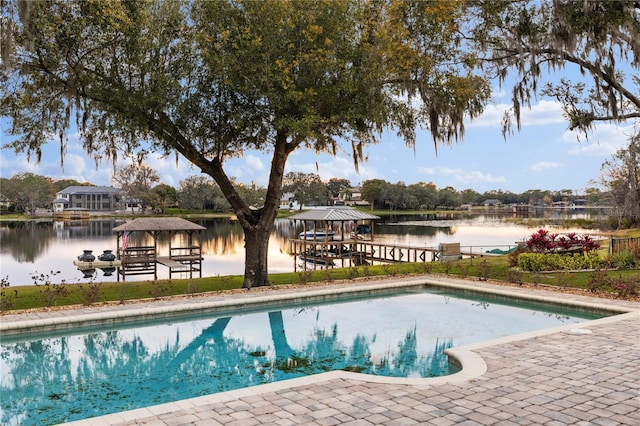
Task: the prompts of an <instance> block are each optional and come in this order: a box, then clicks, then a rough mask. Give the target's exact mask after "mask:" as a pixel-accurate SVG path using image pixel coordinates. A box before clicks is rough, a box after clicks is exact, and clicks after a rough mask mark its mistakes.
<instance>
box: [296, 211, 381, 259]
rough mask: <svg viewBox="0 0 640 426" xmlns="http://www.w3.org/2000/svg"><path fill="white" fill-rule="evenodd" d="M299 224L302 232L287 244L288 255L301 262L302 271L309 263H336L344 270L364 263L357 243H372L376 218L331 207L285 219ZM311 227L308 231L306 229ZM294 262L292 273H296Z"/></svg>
mask: <svg viewBox="0 0 640 426" xmlns="http://www.w3.org/2000/svg"><path fill="white" fill-rule="evenodd" d="M289 219H290V220H293V221H294V224H295V223H297V222H298V221H300V222H302V228H303V231H302V233H300V235H298V236H297V237H298V238H294V239H292V240H291V241H290V244H291V247H290V249H291V253H293V254H294V255H295V256H296V257H297V258H299V259H300V260H302V261H303V268H304V269H307V264H310V265H311V266H312V268H313V269H315V268H316V267H317V266H321V267H329V266H333V265H335V262H336V261H340V262H341V263H342V266H343V267H344V266H345V265H344V264H345V261H348V265H349V266H352V265H361V264H363V263H365V262H366V261H365V257H366V253H362V252H359V251H358V249H357V242H358V241H373V238H374V226H373V221H374V220H375V219H380V217H379V216H376V215H373V214H370V213H366V212H362V211H360V210H356V209H354V208H351V207H331V208H323V209H313V210H306V211H303V212H301V213H298V214H294V215H293V216H290V217H289ZM308 224H311V228H310V229H309V227H307V225H308ZM296 266H297V265H296V263H295V261H294V271H295V270H296Z"/></svg>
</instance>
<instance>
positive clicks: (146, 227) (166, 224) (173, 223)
mask: <svg viewBox="0 0 640 426" xmlns="http://www.w3.org/2000/svg"><path fill="white" fill-rule="evenodd" d="M205 229H207V228H206V227H204V226H202V225H198V224H197V223H193V222H190V221H188V220H186V219H182V218H180V217H140V218H138V219H134V220H132V221H131V222H126V223H123V224H122V225H118V226H116V227H115V228H113V230H114V231H115V232H134V231H203V230H205Z"/></svg>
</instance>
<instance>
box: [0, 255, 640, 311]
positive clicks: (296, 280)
mask: <svg viewBox="0 0 640 426" xmlns="http://www.w3.org/2000/svg"><path fill="white" fill-rule="evenodd" d="M428 273H433V274H447V275H451V276H455V277H461V278H470V279H479V280H495V281H503V282H507V283H514V284H522V283H533V284H539V285H549V286H556V287H566V288H578V289H592V287H593V290H596V291H599V292H610V293H613V294H614V295H623V296H627V297H628V296H633V293H634V292H636V291H638V290H640V271H638V270H620V271H595V272H594V271H585V272H551V273H527V272H520V271H517V270H514V269H513V268H510V265H509V260H508V256H496V257H483V258H476V259H463V260H460V261H456V262H443V263H440V262H427V263H398V264H392V265H379V266H378V265H377V266H358V267H351V268H336V269H329V270H317V271H307V272H305V273H303V272H299V273H293V272H290V273H282V274H271V275H270V279H271V285H273V286H278V285H287V284H306V283H312V282H326V283H331V282H334V281H339V280H349V279H355V278H363V277H375V276H390V277H392V276H418V275H423V274H428ZM242 281H243V277H242V276H240V275H236V276H223V277H207V278H194V279H174V280H158V281H140V282H117V283H98V282H93V283H89V284H73V285H60V284H58V285H53V284H50V285H46V284H45V285H40V286H18V287H13V286H6V287H3V288H2V296H1V298H0V308H1V310H2V311H10V310H21V309H32V308H46V307H53V306H67V305H92V304H99V303H105V302H123V301H126V300H136V299H149V298H150V299H160V298H163V297H168V296H176V295H187V296H188V295H195V294H201V293H208V292H220V291H225V290H237V289H240V288H241V287H242ZM594 283H598V284H597V285H594ZM621 283H622V284H625V285H624V286H622V287H621Z"/></svg>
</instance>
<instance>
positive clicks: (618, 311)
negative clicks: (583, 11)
mask: <svg viewBox="0 0 640 426" xmlns="http://www.w3.org/2000/svg"><path fill="white" fill-rule="evenodd" d="M478 284H479V283H478V282H466V281H463V280H454V279H442V278H438V277H421V278H412V279H402V278H398V279H396V280H385V281H384V282H374V283H370V284H366V285H358V286H353V287H349V288H340V289H337V288H334V289H332V288H331V286H329V287H327V288H323V289H318V290H314V291H307V290H308V289H307V288H302V289H298V291H297V292H295V294H286V295H284V294H283V295H280V296H282V297H284V299H280V300H293V299H296V298H306V297H308V296H310V295H315V294H318V293H327V294H348V293H355V292H363V291H369V290H379V289H392V288H406V287H415V286H424V285H435V286H441V287H445V288H452V289H467V290H470V291H473V292H477V293H484V294H494V295H503V296H507V297H516V298H518V299H527V300H535V301H543V302H548V303H553V304H559V305H566V306H581V307H585V308H589V309H597V310H601V311H605V312H610V313H612V314H614V315H613V316H610V317H605V318H600V319H596V320H591V321H586V322H583V323H580V324H568V325H563V326H559V327H553V328H548V329H544V330H539V331H535V332H528V333H520V334H517V335H513V336H508V337H504V338H499V339H493V340H489V341H485V342H480V343H477V344H470V345H465V346H461V347H458V348H452V349H448V350H446V351H445V352H446V353H447V355H448V356H449V357H450V358H451V359H452V360H454V361H455V362H456V363H458V364H460V366H461V367H462V370H461V371H460V372H458V373H455V374H452V375H449V376H442V377H434V378H394V377H385V376H371V375H365V374H359V373H353V372H346V371H332V372H327V373H321V374H316V375H311V376H306V377H300V378H295V379H289V380H284V381H279V382H274V383H268V384H263V385H258V386H253V387H249V388H244V389H237V390H232V391H227V392H220V393H216V394H210V395H204V396H200V397H195V398H189V399H184V400H179V401H174V402H170V403H165V404H159V405H155V406H150V407H145V408H139V409H134V410H130V411H124V412H119V413H113V414H107V415H105V416H100V417H95V418H89V419H83V420H77V421H73V422H69V423H66V424H67V425H73V426H96V425H112V424H118V423H123V422H130V421H132V420H135V419H139V418H144V417H149V416H158V415H161V414H165V413H170V412H174V411H178V410H185V409H190V408H194V407H198V406H202V405H203V404H211V403H218V402H225V401H230V400H235V399H239V398H242V397H247V396H254V395H259V394H263V393H266V392H274V391H279V390H288V389H292V388H298V387H301V386H306V385H310V384H317V383H318V382H326V381H330V380H348V381H359V382H369V383H389V384H404V385H411V386H423V387H432V386H438V385H442V384H452V383H460V382H467V381H471V380H473V379H475V378H478V377H481V376H482V375H484V374H485V373H486V371H487V364H486V362H485V360H484V359H483V358H482V357H481V356H480V355H478V354H477V353H476V352H475V351H477V350H479V349H481V348H484V347H488V346H494V345H499V344H503V343H506V342H513V341H518V340H524V339H529V338H532V337H536V336H542V335H547V334H553V333H558V332H568V333H571V332H572V330H576V329H587V330H588V327H589V326H590V325H592V324H593V325H595V324H601V323H610V322H615V321H621V320H624V319H627V318H636V317H640V309H639V308H640V306H634V307H626V306H622V305H617V306H612V305H606V304H604V303H602V302H600V301H598V302H585V301H578V302H571V301H567V300H562V299H560V298H558V297H554V296H553V295H552V294H553V293H551V292H549V293H550V294H549V295H548V296H546V295H544V296H543V295H531V294H522V293H521V292H519V291H518V288H514V289H512V290H510V288H509V287H505V288H495V287H498V286H494V287H493V288H485V287H480V286H478ZM300 290H304V291H305V292H304V293H301V292H300ZM540 290H544V289H540ZM585 296H589V295H588V294H585ZM278 297H279V295H270V297H264V296H263V297H257V298H256V299H260V301H264V300H265V299H268V300H277V299H278ZM251 300H253V298H247V299H244V300H243V301H242V303H250V301H251ZM230 302H231V301H225V303H224V305H227V306H231V305H234V303H230ZM198 309H203V308H202V307H199V308H198ZM176 310H179V309H177V307H176V306H175V305H174V306H172V307H171V308H170V309H166V307H165V308H161V309H159V311H172V312H175V311H176ZM132 311H133V310H132ZM137 311H138V313H139V314H140V315H148V314H149V313H150V312H154V311H155V310H154V309H150V308H149V307H141V308H139V309H138V310H137ZM131 313H132V312H127V313H126V314H131ZM123 314H125V313H122V312H121V313H120V314H119V315H117V316H119V317H120V316H122V315H123ZM86 318H89V319H90V320H91V321H95V320H96V319H98V318H100V319H102V320H106V321H109V315H104V313H96V315H95V316H94V315H87V316H86ZM32 321H33V322H34V323H36V324H43V322H44V323H46V319H43V318H40V319H37V320H32ZM24 323H25V322H24V321H22V322H21V324H22V325H24ZM52 323H54V324H62V323H65V321H64V318H56V319H53V321H52ZM68 324H73V326H76V325H77V324H78V322H77V321H76V322H74V321H70V322H68ZM0 325H2V326H4V325H5V323H4V322H3V323H2V324H0ZM18 329H20V330H24V329H25V327H19V328H18ZM0 331H4V328H2V329H1V330H0Z"/></svg>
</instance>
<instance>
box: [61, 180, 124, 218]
mask: <svg viewBox="0 0 640 426" xmlns="http://www.w3.org/2000/svg"><path fill="white" fill-rule="evenodd" d="M121 201H122V194H121V192H120V190H119V189H117V188H114V187H112V186H68V187H66V188H65V189H63V190H62V191H60V192H58V193H57V194H56V199H55V200H53V203H52V209H53V211H54V212H62V211H64V210H65V209H87V210H89V211H94V212H107V211H116V210H119V209H121V208H122V205H121Z"/></svg>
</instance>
